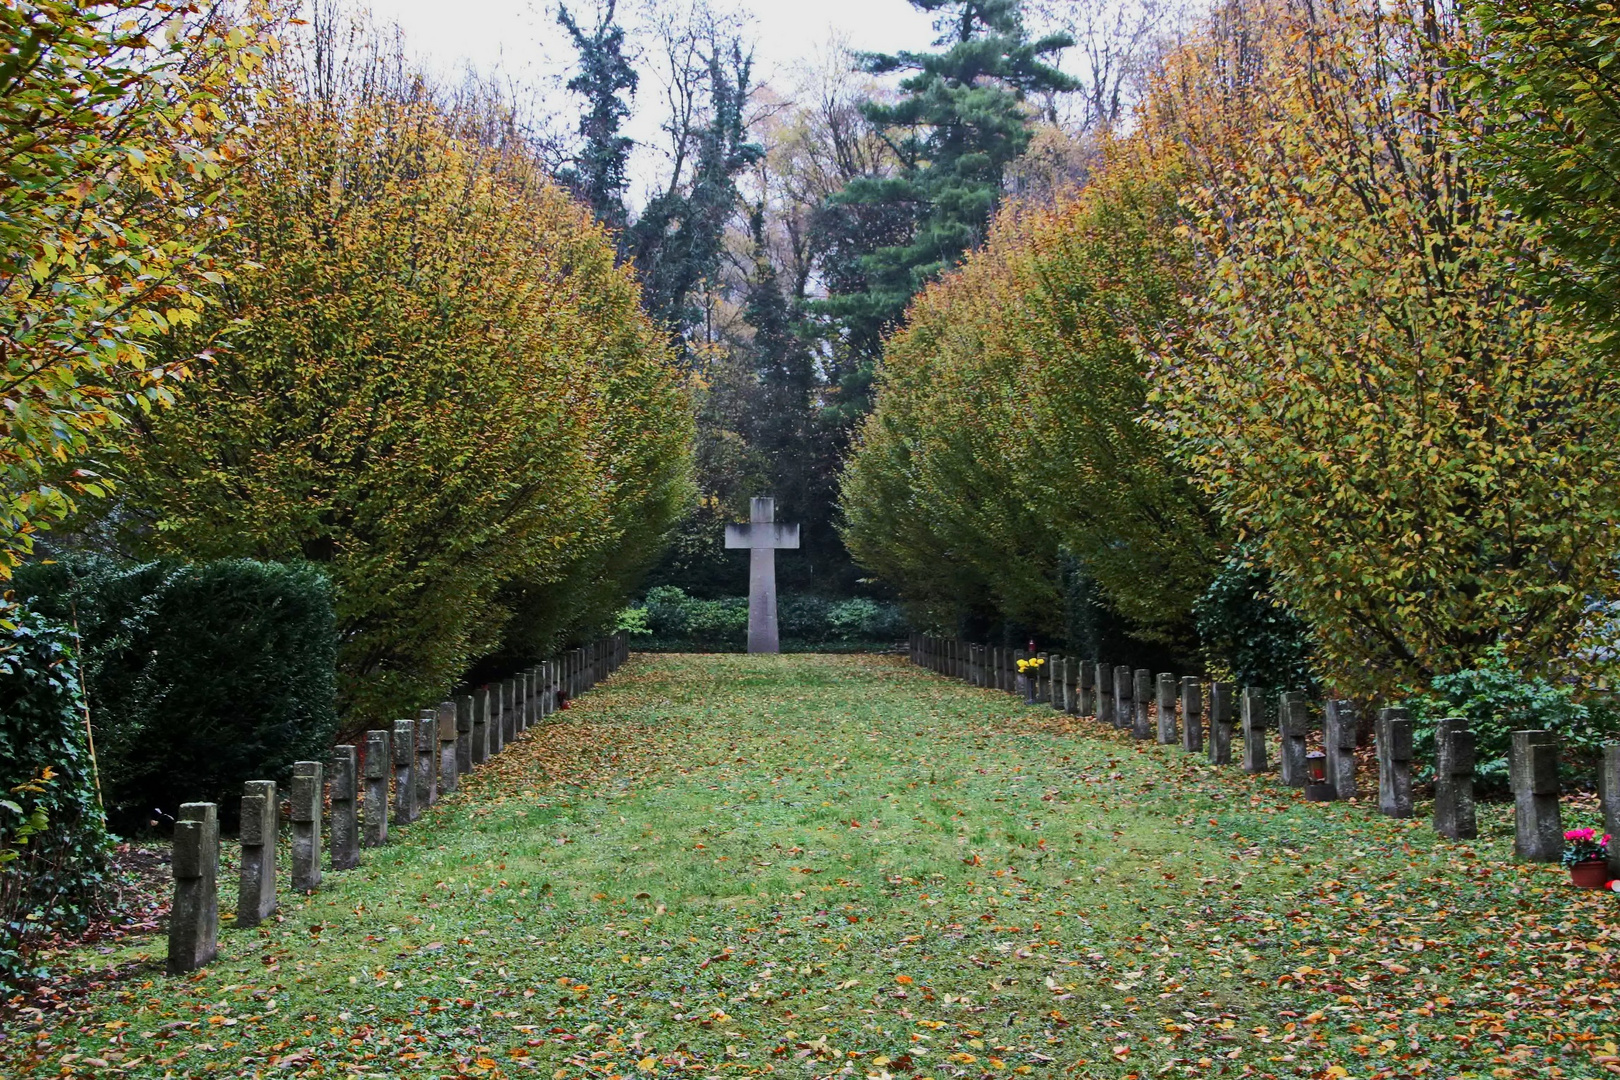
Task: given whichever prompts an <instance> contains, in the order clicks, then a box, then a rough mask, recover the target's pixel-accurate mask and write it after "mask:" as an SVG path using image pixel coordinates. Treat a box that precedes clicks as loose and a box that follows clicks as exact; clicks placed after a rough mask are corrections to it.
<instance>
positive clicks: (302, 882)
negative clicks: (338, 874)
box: [289, 761, 326, 892]
mask: <svg viewBox="0 0 1620 1080" xmlns="http://www.w3.org/2000/svg"><path fill="white" fill-rule="evenodd" d="M325 773H326V767H325V766H324V765H322V764H321V763H320V762H319V761H295V762H293V774H292V797H291V802H292V813H291V814H290V815H289V817H290V818H291V820H292V887H293V891H294V892H314V891H315V890H316V889H318V888H320V887H321V804H322V803H323V802H325V799H324V796H325V794H326V783H325Z"/></svg>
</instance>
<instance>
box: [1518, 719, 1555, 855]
mask: <svg viewBox="0 0 1620 1080" xmlns="http://www.w3.org/2000/svg"><path fill="white" fill-rule="evenodd" d="M1508 782H1509V784H1510V785H1511V786H1512V788H1513V825H1514V829H1513V853H1514V854H1515V855H1517V856H1518V857H1519V858H1521V859H1528V860H1529V861H1530V862H1557V861H1558V860H1559V859H1560V858H1562V857H1563V854H1564V824H1563V820H1562V815H1561V814H1560V812H1559V807H1558V794H1559V791H1558V789H1559V784H1558V742H1557V739H1556V737H1555V736H1554V735H1553V733H1552V732H1550V731H1515V732H1514V733H1513V751H1512V755H1511V756H1510V757H1509V758H1508Z"/></svg>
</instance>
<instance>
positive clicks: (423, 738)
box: [415, 709, 439, 812]
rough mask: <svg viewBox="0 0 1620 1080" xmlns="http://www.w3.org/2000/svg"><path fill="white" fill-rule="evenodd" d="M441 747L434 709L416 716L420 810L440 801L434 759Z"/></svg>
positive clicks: (436, 766) (417, 783) (417, 798)
mask: <svg viewBox="0 0 1620 1080" xmlns="http://www.w3.org/2000/svg"><path fill="white" fill-rule="evenodd" d="M438 749H439V725H438V723H437V721H435V720H434V718H433V710H432V709H423V710H422V712H421V714H420V715H418V716H417V718H416V776H415V780H416V807H417V810H418V811H419V812H420V811H422V810H425V809H427V808H428V807H430V806H432V805H433V804H434V803H436V802H438V801H439V767H438V764H437V763H436V762H435V761H434V760H433V759H434V758H435V757H436V756H437V752H438Z"/></svg>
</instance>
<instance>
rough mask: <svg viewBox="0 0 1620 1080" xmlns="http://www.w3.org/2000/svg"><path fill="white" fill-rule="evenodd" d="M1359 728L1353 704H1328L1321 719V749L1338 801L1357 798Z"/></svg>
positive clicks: (1328, 777)
mask: <svg viewBox="0 0 1620 1080" xmlns="http://www.w3.org/2000/svg"><path fill="white" fill-rule="evenodd" d="M1360 728H1361V721H1360V718H1359V717H1358V716H1357V715H1356V706H1355V704H1354V703H1353V702H1350V701H1346V700H1344V699H1342V698H1339V699H1333V700H1330V701H1328V703H1327V711H1326V713H1325V714H1324V715H1323V717H1322V749H1323V750H1324V751H1325V752H1326V753H1327V782H1328V786H1329V787H1331V788H1332V789H1333V797H1334V798H1335V799H1340V800H1347V799H1353V798H1355V797H1356V735H1357V734H1358V732H1359V731H1360Z"/></svg>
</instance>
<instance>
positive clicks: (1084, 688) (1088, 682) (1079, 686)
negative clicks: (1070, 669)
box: [1074, 660, 1097, 716]
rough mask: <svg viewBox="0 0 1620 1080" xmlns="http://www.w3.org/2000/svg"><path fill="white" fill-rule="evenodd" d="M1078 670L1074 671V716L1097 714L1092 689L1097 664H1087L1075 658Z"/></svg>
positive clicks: (1095, 699) (1095, 696)
mask: <svg viewBox="0 0 1620 1080" xmlns="http://www.w3.org/2000/svg"><path fill="white" fill-rule="evenodd" d="M1075 663H1076V664H1077V665H1078V667H1079V670H1078V671H1077V672H1076V673H1075V686H1074V690H1075V699H1074V714H1075V715H1076V716H1095V715H1097V705H1096V702H1097V695H1096V693H1095V692H1094V690H1093V687H1094V686H1095V685H1096V676H1097V665H1095V664H1088V663H1086V662H1085V661H1084V660H1076V661H1075Z"/></svg>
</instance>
